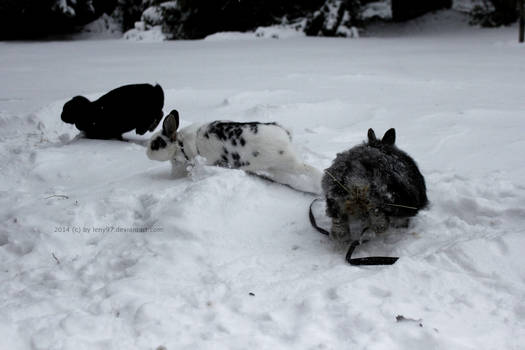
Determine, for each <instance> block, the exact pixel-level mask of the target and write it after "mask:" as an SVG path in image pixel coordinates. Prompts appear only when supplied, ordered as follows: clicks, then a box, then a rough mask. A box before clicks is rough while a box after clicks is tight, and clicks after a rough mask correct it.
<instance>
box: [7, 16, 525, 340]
mask: <svg viewBox="0 0 525 350" xmlns="http://www.w3.org/2000/svg"><path fill="white" fill-rule="evenodd" d="M433 16H434V15H433ZM448 21H449V22H448V23H450V24H451V26H443V25H438V24H437V21H434V17H432V16H431V17H426V19H425V18H424V19H422V20H418V21H415V22H413V24H412V27H410V25H405V26H397V25H394V26H393V28H394V33H392V32H390V33H387V31H386V30H385V29H384V28H376V29H375V30H376V31H375V32H374V31H373V30H371V31H370V32H368V35H369V36H371V37H367V38H363V37H362V38H360V39H358V40H346V39H329V38H304V37H297V38H289V39H287V40H248V41H237V40H226V41H220V42H214V41H180V42H161V43H150V42H145V43H140V44H139V43H136V42H133V41H126V40H100V41H73V42H68V41H60V42H32V43H19V42H10V43H0V52H1V53H2V54H1V55H0V80H1V81H2V82H3V84H1V85H0V164H1V166H0V174H1V178H2V182H1V184H0V207H1V208H2V210H1V211H0V220H1V222H2V224H1V225H0V265H1V266H2V268H1V269H0V281H1V283H0V314H1V315H2V317H1V318H0V337H1V339H2V347H4V348H6V349H22V350H23V349H73V348H74V349H94V348H96V349H156V348H157V347H159V346H164V347H165V348H166V349H168V350H172V349H246V348H257V349H314V348H318V349H343V348H347V349H348V348H351V349H421V348H427V349H520V348H522V346H523V345H522V344H524V343H525V332H524V331H523V330H524V329H525V306H524V304H523V300H524V298H525V273H524V270H523V266H524V265H525V257H524V255H523V252H522V251H523V247H524V244H525V236H524V227H525V209H524V208H525V184H524V183H523V179H524V178H525V164H524V163H523V156H522V153H521V152H523V149H524V146H525V137H524V135H525V134H524V132H523V131H524V127H525V121H524V118H523V115H524V113H525V108H524V106H523V90H522V89H521V87H522V85H523V81H524V79H525V68H524V65H523V50H525V47H524V46H520V45H517V44H514V42H515V41H516V40H517V28H516V27H514V26H513V27H508V28H500V29H492V30H481V29H477V28H470V27H467V26H465V25H464V24H463V22H462V21H459V20H455V17H454V16H449V19H448ZM452 24H453V25H452ZM407 26H408V27H407ZM396 28H397V29H396ZM374 33H375V34H377V35H376V36H375V37H373V35H374ZM400 33H402V35H400ZM135 82H150V83H154V82H158V83H160V84H161V85H162V86H163V88H164V89H165V93H166V103H165V112H168V111H169V110H171V109H172V108H177V109H178V110H179V111H180V113H181V118H182V120H181V122H182V126H186V125H188V124H190V123H193V122H204V121H212V120H216V119H228V120H236V121H252V120H259V121H262V122H267V121H278V122H279V123H281V124H283V125H284V126H286V127H288V128H289V129H291V130H292V133H293V137H294V142H295V144H296V145H297V147H298V149H299V150H300V153H301V155H302V157H303V158H304V160H305V161H306V162H308V163H309V164H312V165H315V166H317V167H318V168H319V169H324V168H326V167H327V166H328V165H329V164H330V162H331V160H332V159H333V158H334V157H335V155H336V153H337V152H340V151H342V150H345V149H348V148H350V147H351V146H353V145H355V144H357V143H359V142H361V141H362V140H363V139H364V138H365V136H366V131H367V129H368V128H369V127H373V128H374V129H375V130H376V132H377V133H378V134H382V133H383V132H384V131H385V130H387V129H388V128H389V127H395V128H396V130H397V136H398V138H397V144H398V146H399V147H400V148H402V149H404V150H405V151H407V152H408V153H409V154H410V155H411V156H412V157H413V158H414V159H415V160H416V161H417V162H418V164H419V166H420V169H421V171H422V173H423V174H424V175H425V177H426V180H427V187H428V195H429V199H430V201H431V206H430V207H429V209H428V210H425V211H422V212H421V213H420V214H419V215H418V216H417V217H416V218H415V219H414V220H413V222H412V224H411V226H410V227H409V228H408V229H407V230H391V231H389V232H387V233H386V234H385V235H383V236H380V237H378V238H377V239H376V240H375V241H373V242H371V243H368V244H367V245H364V246H362V247H360V248H359V251H358V252H357V253H358V255H391V256H400V257H401V258H400V260H399V261H398V262H397V263H396V264H395V265H393V266H390V267H364V268H357V267H351V266H349V265H348V264H346V263H345V261H344V253H345V247H339V246H336V245H335V244H334V243H333V242H331V241H329V240H328V239H327V238H326V237H324V236H321V235H319V234H318V233H317V232H316V231H314V230H313V229H312V228H311V227H310V224H309V222H308V217H307V208H308V205H309V203H310V201H311V200H312V199H313V197H312V196H310V195H307V194H303V193H299V192H296V191H293V190H291V189H289V188H286V187H283V186H279V185H277V184H272V183H268V182H265V181H263V180H261V179H258V178H254V177H252V176H249V175H247V174H245V173H243V172H241V171H238V170H229V169H220V168H214V167H206V166H202V165H199V166H197V167H196V168H194V169H193V171H192V176H191V177H189V178H185V179H179V180H174V179H172V178H171V177H170V164H169V163H168V162H164V163H161V162H155V161H151V160H149V159H148V158H147V157H146V155H145V148H144V146H143V143H144V141H145V140H146V139H147V138H148V135H146V136H144V137H140V136H137V135H135V134H133V133H130V134H129V135H128V137H129V138H130V139H131V140H132V141H130V142H126V143H123V142H119V141H97V140H86V139H82V138H78V137H76V135H77V131H76V130H75V129H74V128H73V127H72V126H70V125H66V124H64V123H62V122H61V121H60V116H59V115H60V111H61V108H62V105H63V103H64V102H65V101H67V100H68V99H69V98H71V97H72V96H75V95H78V94H85V95H87V96H88V97H90V98H96V97H98V96H100V95H101V94H103V93H104V92H106V91H108V90H110V89H112V88H114V87H116V86H119V85H122V84H126V83H135ZM315 211H316V215H317V217H318V218H319V222H320V223H322V224H323V225H325V227H326V226H327V225H328V222H327V220H326V218H325V217H324V215H323V212H322V206H321V205H320V206H317V207H316V210H315ZM126 231H130V232H126ZM137 231H138V232H137ZM398 315H402V316H404V318H399V321H397V320H396V316H398Z"/></svg>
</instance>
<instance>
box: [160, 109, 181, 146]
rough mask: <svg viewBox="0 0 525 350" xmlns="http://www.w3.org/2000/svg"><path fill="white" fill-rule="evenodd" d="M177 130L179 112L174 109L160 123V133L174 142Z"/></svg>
mask: <svg viewBox="0 0 525 350" xmlns="http://www.w3.org/2000/svg"><path fill="white" fill-rule="evenodd" d="M178 128H179V112H177V111H176V110H175V109H174V110H172V111H171V112H170V114H168V116H167V117H166V118H164V122H163V123H162V133H163V134H164V135H166V136H168V137H169V138H170V139H172V140H175V139H176V138H177V129H178Z"/></svg>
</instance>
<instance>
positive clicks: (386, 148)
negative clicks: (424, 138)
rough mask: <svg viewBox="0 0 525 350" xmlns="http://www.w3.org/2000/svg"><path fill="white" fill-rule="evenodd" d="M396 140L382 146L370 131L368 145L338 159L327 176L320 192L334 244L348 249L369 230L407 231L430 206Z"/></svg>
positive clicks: (391, 135)
mask: <svg viewBox="0 0 525 350" xmlns="http://www.w3.org/2000/svg"><path fill="white" fill-rule="evenodd" d="M395 139H396V131H395V129H390V130H388V131H387V132H386V133H385V135H384V136H383V139H382V140H378V139H377V138H376V136H375V133H374V130H372V129H369V130H368V142H365V143H363V144H361V145H358V146H355V147H353V148H351V149H350V150H348V151H345V152H343V153H339V154H338V155H337V157H336V158H335V160H334V162H333V164H332V166H330V168H328V169H326V170H325V174H324V175H323V179H322V187H323V191H324V193H325V196H326V208H327V209H326V213H327V215H328V216H329V217H330V218H331V219H332V227H331V230H330V235H331V237H332V238H334V239H335V240H337V241H340V242H344V243H348V242H350V241H353V240H356V239H359V237H360V235H361V234H362V233H363V232H364V231H366V230H367V229H371V230H373V231H375V232H376V233H379V232H383V231H385V230H386V229H387V228H388V227H390V226H404V225H408V219H409V218H410V217H411V216H414V215H416V214H417V212H418V211H419V210H420V209H422V208H424V207H425V206H426V205H427V204H428V199H427V195H426V186H425V179H424V178H423V175H421V173H420V172H419V169H418V167H417V165H416V163H415V161H414V160H413V159H412V158H411V157H410V156H409V155H408V154H406V153H405V152H403V151H402V150H400V149H399V148H397V147H396V146H395V144H394V143H395Z"/></svg>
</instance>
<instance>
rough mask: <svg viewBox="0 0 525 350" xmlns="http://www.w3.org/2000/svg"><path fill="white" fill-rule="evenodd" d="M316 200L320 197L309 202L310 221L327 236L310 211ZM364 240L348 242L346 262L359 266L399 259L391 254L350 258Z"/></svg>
mask: <svg viewBox="0 0 525 350" xmlns="http://www.w3.org/2000/svg"><path fill="white" fill-rule="evenodd" d="M318 200H320V198H316V199H314V200H313V201H312V203H310V212H309V217H310V223H311V224H312V226H313V228H315V229H316V230H317V231H319V233H321V234H323V235H327V236H328V235H330V233H329V232H328V231H327V230H325V229H324V228H322V227H319V226H317V222H316V221H315V216H314V213H313V211H312V207H313V205H314V203H315V202H317V201H318ZM366 242H368V240H365V241H360V240H355V241H353V242H352V243H351V244H350V247H349V248H348V252H347V253H346V261H348V263H349V264H350V265H354V266H360V265H393V264H394V263H395V262H396V261H397V259H399V258H396V257H391V256H370V257H366V258H352V255H353V254H354V250H355V248H356V247H357V246H358V245H360V244H362V243H366Z"/></svg>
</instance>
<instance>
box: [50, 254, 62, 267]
mask: <svg viewBox="0 0 525 350" xmlns="http://www.w3.org/2000/svg"><path fill="white" fill-rule="evenodd" d="M51 255H52V256H53V259H55V261H56V262H57V265H60V260H58V258H57V256H56V255H55V253H51Z"/></svg>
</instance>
